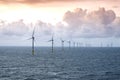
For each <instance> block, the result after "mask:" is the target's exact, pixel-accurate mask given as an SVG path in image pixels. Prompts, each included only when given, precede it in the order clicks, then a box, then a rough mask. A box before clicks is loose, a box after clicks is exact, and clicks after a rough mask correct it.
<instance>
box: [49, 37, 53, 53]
mask: <svg viewBox="0 0 120 80" xmlns="http://www.w3.org/2000/svg"><path fill="white" fill-rule="evenodd" d="M48 42H52V53H53V49H54V38H53V36H52V39H51V40H49V41H48Z"/></svg>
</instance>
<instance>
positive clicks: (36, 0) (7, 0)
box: [0, 0, 119, 4]
mask: <svg viewBox="0 0 120 80" xmlns="http://www.w3.org/2000/svg"><path fill="white" fill-rule="evenodd" d="M81 1H82V2H85V1H89V2H95V1H98V0H94V1H91V0H0V3H2V4H9V3H20V4H39V3H51V2H81ZM100 1H104V0H100ZM105 1H109V2H113V1H114V0H105ZM116 1H117V2H119V0H116Z"/></svg>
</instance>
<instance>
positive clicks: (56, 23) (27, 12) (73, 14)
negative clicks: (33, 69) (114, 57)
mask: <svg viewBox="0 0 120 80" xmlns="http://www.w3.org/2000/svg"><path fill="white" fill-rule="evenodd" d="M119 4H120V0H0V37H1V38H0V46H31V40H27V39H28V38H31V35H32V31H33V27H35V39H36V42H35V43H36V46H50V45H51V43H49V42H47V41H48V40H49V39H51V36H52V35H54V38H55V46H60V45H61V42H60V39H63V40H66V41H68V40H70V41H73V42H79V43H81V45H82V46H86V45H90V44H91V46H101V44H102V45H103V46H108V45H111V43H113V46H120V42H119V37H120V31H119V30H120V6H119ZM65 45H66V46H67V45H68V43H67V42H66V43H65Z"/></svg>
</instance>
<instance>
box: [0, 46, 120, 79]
mask: <svg viewBox="0 0 120 80" xmlns="http://www.w3.org/2000/svg"><path fill="white" fill-rule="evenodd" d="M0 80H120V48H110V47H109V48H95V47H94V48H82V47H76V48H64V50H62V49H61V47H55V48H54V53H52V51H51V48H50V47H36V48H35V55H34V56H33V55H32V53H31V47H0Z"/></svg>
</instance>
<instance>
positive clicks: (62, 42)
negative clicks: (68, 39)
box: [61, 39, 65, 51]
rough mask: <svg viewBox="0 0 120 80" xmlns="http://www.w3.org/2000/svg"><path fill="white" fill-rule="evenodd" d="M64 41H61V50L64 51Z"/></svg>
mask: <svg viewBox="0 0 120 80" xmlns="http://www.w3.org/2000/svg"><path fill="white" fill-rule="evenodd" d="M64 42H65V41H64V40H62V39H61V44H62V50H63V51H64Z"/></svg>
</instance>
